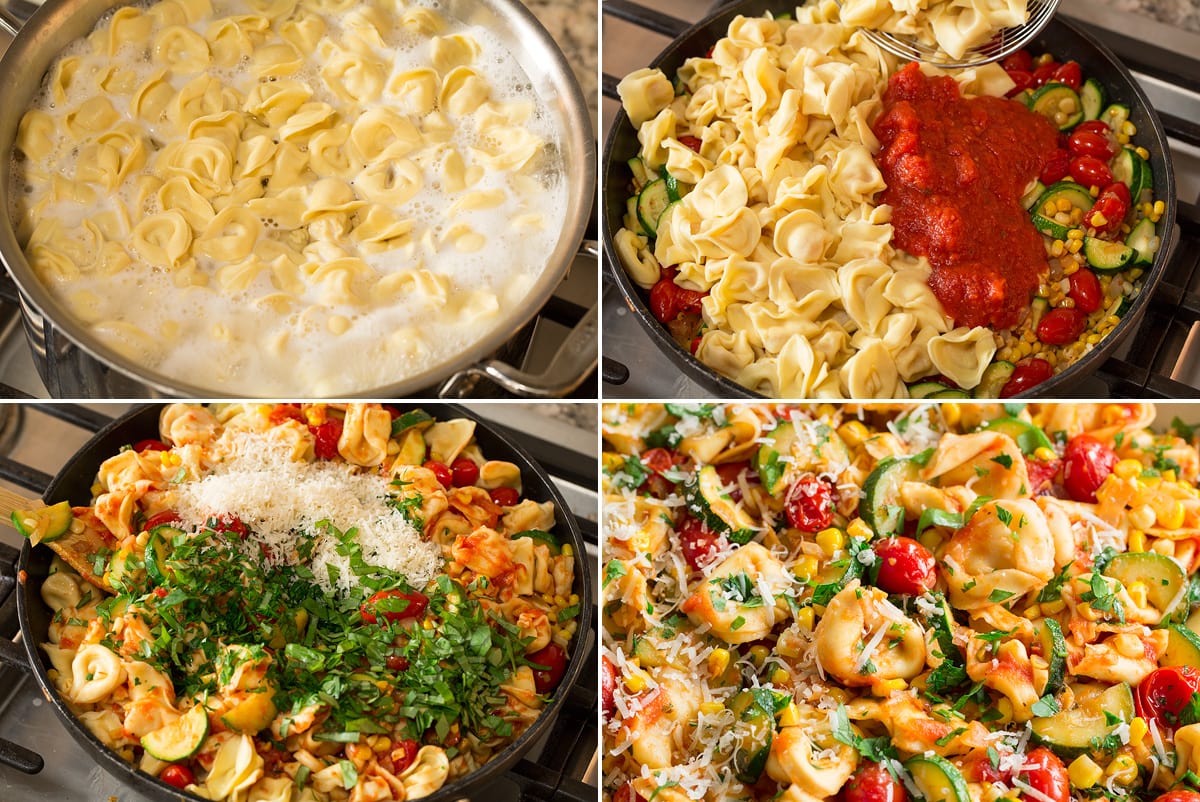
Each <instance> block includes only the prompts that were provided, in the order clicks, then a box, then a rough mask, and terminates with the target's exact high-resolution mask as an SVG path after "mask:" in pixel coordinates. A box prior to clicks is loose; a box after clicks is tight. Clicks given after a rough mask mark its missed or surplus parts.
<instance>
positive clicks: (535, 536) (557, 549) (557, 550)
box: [512, 529, 562, 556]
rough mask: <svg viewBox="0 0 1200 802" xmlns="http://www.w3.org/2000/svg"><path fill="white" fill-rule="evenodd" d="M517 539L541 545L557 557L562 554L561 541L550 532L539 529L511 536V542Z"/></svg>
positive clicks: (527, 530)
mask: <svg viewBox="0 0 1200 802" xmlns="http://www.w3.org/2000/svg"><path fill="white" fill-rule="evenodd" d="M519 537H527V538H529V539H530V540H532V541H534V542H535V543H543V544H545V545H546V547H547V548H549V549H550V553H551V554H553V555H555V556H558V555H559V554H562V541H561V540H559V539H558V537H557V536H556V535H554V534H552V533H550V532H544V531H542V530H541V529H526V530H525V531H524V532H517V533H516V534H515V535H513V536H512V539H513V540H516V539H517V538H519Z"/></svg>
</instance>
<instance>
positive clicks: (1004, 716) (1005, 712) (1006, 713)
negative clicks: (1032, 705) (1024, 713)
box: [996, 696, 1013, 725]
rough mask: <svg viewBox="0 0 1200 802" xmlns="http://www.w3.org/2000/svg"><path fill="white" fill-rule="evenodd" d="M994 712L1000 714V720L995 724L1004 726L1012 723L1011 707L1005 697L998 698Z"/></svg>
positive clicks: (1010, 703)
mask: <svg viewBox="0 0 1200 802" xmlns="http://www.w3.org/2000/svg"><path fill="white" fill-rule="evenodd" d="M996 712H997V713H999V714H1000V718H998V719H996V723H997V724H1000V725H1004V724H1007V723H1009V722H1010V721H1012V716H1013V706H1012V702H1010V701H1009V700H1008V697H1007V696H1002V697H1000V700H999V701H997V702H996Z"/></svg>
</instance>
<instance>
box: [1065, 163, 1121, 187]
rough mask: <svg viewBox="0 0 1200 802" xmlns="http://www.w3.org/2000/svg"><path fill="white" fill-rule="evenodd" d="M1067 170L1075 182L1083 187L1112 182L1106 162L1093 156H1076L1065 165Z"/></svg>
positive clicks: (1105, 184) (1110, 171)
mask: <svg viewBox="0 0 1200 802" xmlns="http://www.w3.org/2000/svg"><path fill="white" fill-rule="evenodd" d="M1067 171H1068V172H1070V173H1071V178H1073V179H1075V181H1076V183H1079V184H1082V185H1083V186H1085V187H1089V188H1090V187H1106V186H1108V185H1109V184H1111V183H1112V182H1113V174H1112V170H1110V169H1109V167H1108V164H1107V163H1105V162H1103V161H1101V160H1100V159H1097V158H1096V157H1095V156H1076V157H1075V158H1074V159H1071V163H1070V164H1069V165H1067Z"/></svg>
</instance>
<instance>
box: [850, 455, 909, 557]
mask: <svg viewBox="0 0 1200 802" xmlns="http://www.w3.org/2000/svg"><path fill="white" fill-rule="evenodd" d="M920 471H921V466H920V465H918V464H917V462H916V460H914V459H913V458H912V457H885V458H884V459H883V460H882V461H881V462H880V463H879V464H878V465H877V466H875V470H873V471H871V475H870V476H868V477H867V481H866V482H865V483H864V484H863V495H862V498H861V499H860V500H859V502H858V515H859V517H860V518H862V519H863V521H864V522H866V524H867V526H869V527H871V529H872V530H874V532H875V534H876V535H877V536H879V537H881V538H882V537H888V536H890V535H895V534H898V533H899V532H900V530H901V529H903V528H904V506H903V505H902V504H901V503H900V486H901V485H902V484H904V483H905V482H913V481H916V479H917V477H918V476H919V475H920Z"/></svg>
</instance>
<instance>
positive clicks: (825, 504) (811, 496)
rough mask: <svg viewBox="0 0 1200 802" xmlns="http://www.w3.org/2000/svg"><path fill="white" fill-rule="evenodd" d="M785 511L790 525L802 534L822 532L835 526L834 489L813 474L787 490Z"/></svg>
mask: <svg viewBox="0 0 1200 802" xmlns="http://www.w3.org/2000/svg"><path fill="white" fill-rule="evenodd" d="M783 510H784V513H785V514H786V515H787V519H788V523H790V524H791V525H792V526H794V527H795V528H796V529H799V530H800V531H801V532H820V531H821V530H822V529H828V528H829V527H830V526H832V525H833V488H832V487H831V486H830V484H829V482H827V481H825V480H824V479H818V478H817V477H816V476H814V475H813V474H811V473H807V474H805V475H804V476H801V477H800V478H799V479H797V480H796V481H795V483H794V484H792V486H791V487H789V488H788V489H787V493H786V494H785V495H784V499H783Z"/></svg>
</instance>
